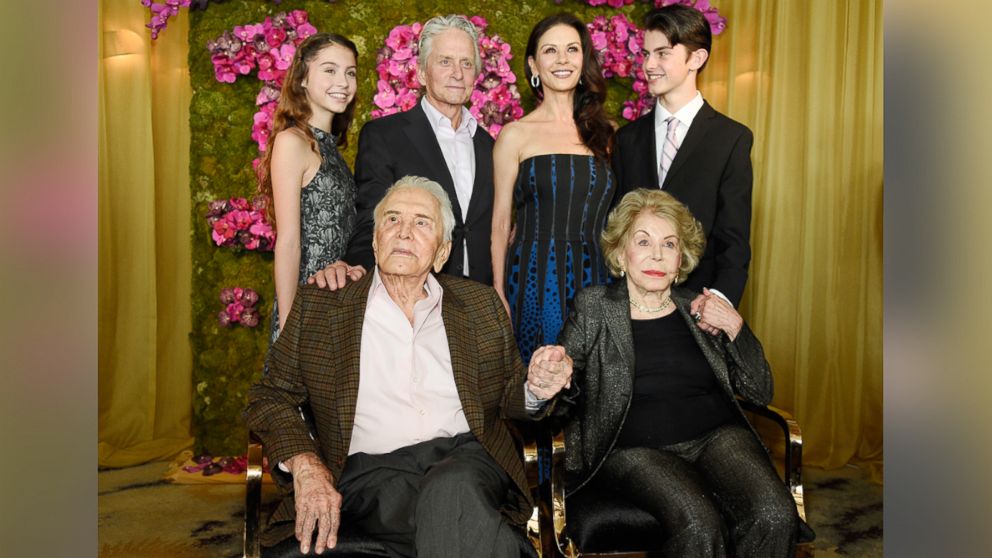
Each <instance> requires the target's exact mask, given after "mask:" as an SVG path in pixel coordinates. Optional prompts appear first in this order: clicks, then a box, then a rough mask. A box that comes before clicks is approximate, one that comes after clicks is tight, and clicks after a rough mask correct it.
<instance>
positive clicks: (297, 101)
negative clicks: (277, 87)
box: [256, 33, 358, 228]
mask: <svg viewBox="0 0 992 558" xmlns="http://www.w3.org/2000/svg"><path fill="white" fill-rule="evenodd" d="M329 45H339V46H343V47H345V48H347V49H348V50H350V51H351V52H352V54H354V55H355V61H356V63H357V61H358V48H357V47H356V46H355V43H353V42H351V40H349V39H348V38H347V37H344V36H341V35H338V34H337V33H317V34H316V35H312V36H310V37H307V39H306V40H304V41H303V42H302V43H300V46H298V47H296V54H295V55H294V56H293V63H292V64H290V66H289V70H287V71H286V77H285V79H284V80H283V83H282V92H281V93H280V95H279V104H278V105H277V106H276V112H275V114H274V115H273V116H272V132H271V133H270V134H269V139H268V141H267V142H266V145H265V152H264V153H262V158H261V160H260V161H259V163H258V168H257V170H256V174H257V176H258V193H259V194H261V195H262V196H265V199H266V216H267V217H268V220H269V223H270V224H271V225H272V227H273V228H275V226H276V215H275V208H274V207H273V205H274V204H273V203H272V175H271V170H272V144H273V143H274V142H275V139H276V136H277V135H278V134H279V132H282V131H283V130H287V129H289V128H297V129H298V130H300V132H302V133H303V134H304V135H305V136H306V137H307V138H308V139H309V140H310V147H311V149H313V151H314V153H316V154H317V155H320V149H319V148H318V147H317V138H315V137H314V135H313V132H311V131H310V126H309V125H308V122H309V121H310V117H311V116H312V115H313V111H311V110H310V103H309V101H307V91H306V89H305V88H304V87H303V80H305V79H307V69H308V68H309V67H310V63H311V62H313V59H314V58H315V57H316V56H317V53H319V52H320V51H321V50H323V49H324V47H326V46H329ZM357 100H358V95H357V94H356V95H355V96H354V97H353V98H352V99H351V102H350V103H348V106H347V107H345V109H344V112H342V113H340V114H335V115H334V118H333V119H331V135H333V136H334V139H335V140H336V141H337V145H338V148H339V149H344V148H345V147H348V128H349V127H350V126H351V122H352V120H354V119H355V102H356V101H357Z"/></svg>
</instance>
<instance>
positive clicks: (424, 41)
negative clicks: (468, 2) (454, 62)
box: [417, 14, 482, 72]
mask: <svg viewBox="0 0 992 558" xmlns="http://www.w3.org/2000/svg"><path fill="white" fill-rule="evenodd" d="M448 29H459V30H461V31H464V32H466V33H468V36H469V38H470V39H472V52H474V53H475V71H476V72H479V71H481V70H482V58H481V57H480V56H479V32H478V31H476V29H475V25H473V24H472V22H471V21H469V20H468V19H466V18H465V16H460V15H454V14H449V15H445V16H435V17H432V18H430V19H429V20H427V23H425V24H424V27H423V29H421V30H420V42H419V43H418V44H417V47H418V48H419V50H420V53H419V54H418V55H417V65H419V66H420V68H422V69H424V70H426V69H427V58H428V57H429V56H430V54H431V47H432V46H433V44H434V37H435V36H437V35H438V34H439V33H442V32H444V31H447V30H448Z"/></svg>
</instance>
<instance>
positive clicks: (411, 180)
mask: <svg viewBox="0 0 992 558" xmlns="http://www.w3.org/2000/svg"><path fill="white" fill-rule="evenodd" d="M400 188H411V189H414V190H424V191H425V192H428V193H429V194H430V195H432V196H434V199H436V200H437V204H438V206H439V207H440V210H441V242H451V233H452V231H454V230H455V213H454V211H452V209H451V198H449V197H448V193H447V192H445V191H444V188H442V187H441V185H440V184H438V183H437V182H434V181H433V180H431V179H429V178H424V177H422V176H412V175H410V176H404V177H403V178H401V179H399V180H397V181H396V183H395V184H393V185H392V186H390V187H389V188H388V189H387V190H386V195H384V196H382V199H381V200H379V203H377V204H376V206H375V209H374V210H373V212H372V218H373V223H374V226H375V227H378V226H379V222H380V220H381V218H382V212H383V211H385V205H384V204H385V202H386V198H388V197H389V195H390V194H392V193H393V191H394V190H399V189H400Z"/></svg>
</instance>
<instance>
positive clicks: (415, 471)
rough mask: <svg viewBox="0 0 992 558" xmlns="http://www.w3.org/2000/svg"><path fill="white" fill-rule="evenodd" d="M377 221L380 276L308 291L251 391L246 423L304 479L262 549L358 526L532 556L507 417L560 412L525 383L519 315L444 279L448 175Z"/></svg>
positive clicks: (420, 182) (450, 550)
mask: <svg viewBox="0 0 992 558" xmlns="http://www.w3.org/2000/svg"><path fill="white" fill-rule="evenodd" d="M374 215H375V227H374V238H373V251H374V254H375V259H376V266H375V269H374V271H373V273H371V274H368V275H366V276H365V277H363V278H362V279H360V280H358V281H357V282H355V283H352V284H350V285H348V286H346V287H344V288H341V289H338V290H336V291H329V290H322V289H319V288H318V287H317V286H315V285H307V286H305V287H302V288H301V289H300V292H299V293H298V294H297V296H296V299H295V300H294V302H293V307H292V310H291V311H290V314H289V318H288V320H287V323H286V327H285V328H284V330H283V332H282V333H281V334H280V336H279V340H278V341H277V342H276V343H275V344H274V345H273V347H272V349H271V351H270V353H269V357H268V364H269V374H268V375H266V376H265V377H263V378H262V380H261V381H260V382H258V383H257V384H256V385H255V386H253V387H252V389H251V390H250V391H249V394H248V408H247V410H246V413H245V414H246V418H247V422H248V426H249V427H250V428H251V429H252V430H253V431H254V432H255V433H256V434H257V435H258V436H259V437H260V438H261V439H262V441H263V443H264V444H265V447H266V450H267V452H268V457H269V463H271V464H274V465H273V471H274V472H275V473H276V475H277V476H282V475H283V474H284V473H289V474H291V475H292V487H293V493H292V494H291V495H289V496H287V497H286V498H284V500H283V501H282V502H281V503H280V505H279V507H278V508H277V509H276V511H275V512H274V513H273V516H272V518H270V520H269V525H268V528H267V529H266V532H265V534H264V535H263V538H262V542H263V544H264V545H266V546H271V545H273V544H274V543H278V542H279V541H282V540H285V539H288V538H289V537H290V536H291V535H292V534H294V532H295V535H296V538H297V539H298V540H299V541H300V551H301V552H302V553H304V554H307V553H309V552H310V550H311V545H312V546H313V550H315V551H316V552H317V553H318V554H320V553H322V552H323V551H324V550H325V549H326V548H332V547H334V546H335V544H336V541H337V531H338V527H339V526H340V525H341V524H342V523H350V524H351V525H354V526H357V527H358V528H359V529H360V530H361V531H362V532H364V533H366V534H368V535H370V536H373V537H375V538H376V539H378V540H381V541H382V542H383V543H384V545H385V546H386V548H387V550H388V551H389V552H390V553H391V554H392V555H394V556H415V555H416V556H420V557H433V556H451V557H465V556H473V557H478V556H500V557H503V556H507V557H509V556H513V557H516V556H520V555H521V552H522V551H525V550H526V548H527V547H526V543H525V542H524V540H525V539H524V538H523V537H521V536H520V534H519V533H514V529H515V527H513V526H511V525H510V523H515V524H516V525H518V526H519V525H522V524H523V523H524V522H525V521H526V519H527V516H528V507H529V506H530V505H531V504H530V502H529V493H528V491H527V490H526V486H527V485H526V479H525V476H524V470H523V465H522V462H521V459H520V456H519V455H518V454H517V451H516V448H515V445H514V442H513V439H512V438H511V435H510V432H509V430H508V428H507V425H506V423H505V422H504V419H506V418H512V419H525V420H526V419H535V418H538V417H539V415H542V414H544V412H546V410H547V409H544V410H540V411H539V410H538V409H539V408H540V403H539V402H537V400H536V398H534V396H533V394H532V393H531V392H529V391H528V388H527V387H526V386H525V383H524V381H525V373H526V371H525V369H524V366H523V364H522V362H521V360H520V354H519V352H518V351H517V348H516V343H515V342H514V338H513V331H512V330H511V327H510V322H509V319H508V318H507V315H506V312H505V311H504V309H503V305H502V304H501V303H500V300H499V298H498V297H497V295H496V292H495V291H494V290H493V289H492V288H491V287H487V286H484V285H482V284H480V283H476V282H474V281H469V280H465V279H462V278H456V277H453V276H450V275H446V274H437V275H435V274H432V273H431V270H432V269H433V270H434V271H435V272H437V271H438V270H440V269H441V268H442V266H443V265H444V263H445V260H446V259H447V258H448V254H449V252H450V250H451V233H452V228H453V226H454V222H455V220H454V216H453V214H452V210H451V202H450V200H449V198H448V196H447V194H446V193H445V192H444V190H443V189H442V188H441V187H440V186H439V185H438V184H437V183H436V182H432V181H430V180H427V179H425V178H420V177H410V176H408V177H404V178H402V179H400V180H399V181H398V182H397V183H396V184H394V185H393V186H392V187H391V188H390V189H389V191H388V192H387V194H386V196H385V197H384V198H383V199H382V201H381V202H380V203H379V204H378V206H377V207H376V208H375V213H374ZM551 360H554V359H551ZM563 365H564V363H563V362H560V361H559V362H549V360H548V359H544V360H543V361H541V360H538V361H536V362H535V363H532V365H531V366H532V368H533V367H535V366H543V367H546V368H548V369H551V368H554V367H555V366H557V367H558V369H559V370H560V371H561V372H562V373H560V374H557V375H555V376H554V381H555V383H556V384H557V383H561V384H563V385H564V384H565V383H567V382H568V380H569V377H570V371H571V370H570V368H569V369H568V370H567V371H564V370H563V369H562V367H563ZM561 387H563V386H562V385H555V386H553V387H552V389H560V388H561ZM304 404H309V405H310V407H311V410H312V413H313V427H314V430H315V432H314V436H313V437H311V433H310V428H309V426H308V425H307V423H306V422H305V421H304V420H303V419H302V418H301V414H300V412H299V410H298V408H299V407H300V406H301V405H304ZM275 464H277V466H276V465H275ZM508 521H509V522H508ZM294 527H295V528H294ZM314 532H316V539H315V540H314V539H313V536H314ZM522 542H523V543H524V544H523V545H522V544H521V543H522Z"/></svg>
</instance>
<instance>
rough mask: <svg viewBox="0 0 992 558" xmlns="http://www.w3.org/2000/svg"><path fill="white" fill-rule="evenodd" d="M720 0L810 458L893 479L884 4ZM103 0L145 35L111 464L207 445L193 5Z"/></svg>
mask: <svg viewBox="0 0 992 558" xmlns="http://www.w3.org/2000/svg"><path fill="white" fill-rule="evenodd" d="M716 5H717V7H718V8H719V9H720V12H721V13H722V14H723V15H725V16H726V17H727V18H728V20H729V28H728V29H727V31H726V32H725V33H724V34H723V35H721V36H718V37H717V38H716V39H715V41H714V52H713V55H712V57H711V59H710V62H709V64H708V65H707V68H706V70H705V71H704V72H703V74H702V76H701V82H700V89H701V90H702V91H703V95H704V96H705V97H706V98H707V100H709V102H710V103H711V104H713V105H714V106H715V107H716V108H717V109H718V110H720V111H723V112H725V113H726V114H728V115H730V116H731V117H733V118H735V119H737V120H740V121H741V122H744V123H745V124H747V125H748V126H749V127H750V128H751V129H752V130H753V131H754V134H755V144H754V149H753V151H752V161H753V163H754V171H755V174H754V200H753V205H754V213H753V223H752V248H753V254H754V256H753V260H752V263H751V277H750V279H749V281H748V287H747V290H746V292H745V297H744V302H743V304H742V307H741V309H742V313H743V314H744V316H745V317H746V318H747V319H748V321H749V322H750V323H751V325H752V327H753V328H754V329H755V331H756V332H757V334H758V336H759V338H760V339H761V340H762V342H763V344H764V346H765V350H766V353H767V356H768V359H769V361H770V362H771V364H772V368H773V370H774V372H775V378H776V396H775V404H776V405H778V406H780V407H783V408H785V409H787V410H790V411H793V412H794V414H795V415H796V417H797V419H798V420H799V421H800V424H801V425H802V427H803V432H804V438H805V442H806V444H805V450H804V451H805V454H804V458H805V462H806V463H807V464H811V465H817V466H821V467H827V468H832V467H839V466H842V465H844V464H846V463H848V462H855V463H864V464H866V465H867V466H868V467H869V469H870V471H871V472H872V474H873V476H874V478H876V479H877V480H881V463H882V3H881V2H875V1H865V2H862V1H858V0H848V1H846V2H828V1H820V2H794V1H791V0H764V1H761V2H755V1H754V0H719V1H718V2H716ZM101 8H102V11H101V18H100V21H101V32H103V33H104V35H103V38H104V48H106V47H107V44H112V45H114V49H117V50H119V45H120V44H121V43H122V42H126V41H122V40H120V39H121V37H123V35H120V34H121V33H127V32H134V33H135V34H136V35H137V37H136V38H137V39H138V40H139V43H140V46H141V48H140V53H136V54H121V55H118V56H112V57H106V56H108V53H107V52H106V51H104V52H103V53H102V54H101V61H100V197H99V200H100V262H99V266H100V399H99V404H100V463H101V465H126V464H130V463H137V462H141V461H145V460H148V459H153V458H161V457H167V456H168V455H170V454H173V453H176V452H177V451H179V450H180V449H183V448H185V447H187V446H189V444H190V439H189V435H188V432H189V431H188V427H189V417H190V363H191V358H190V354H189V346H188V343H187V341H186V334H187V332H188V331H189V329H190V327H189V312H190V308H189V300H190V299H189V284H190V274H191V269H190V261H189V240H188V239H189V222H188V221H189V189H188V166H189V159H188V151H189V149H188V142H189V122H188V119H189V118H188V105H189V97H190V86H189V78H188V71H187V68H186V51H187V44H186V35H187V29H188V20H187V19H186V17H187V15H186V13H185V11H183V13H181V14H180V16H179V17H178V18H174V19H173V20H171V21H170V23H169V28H168V29H167V31H166V32H164V33H163V34H162V36H161V37H160V38H159V40H157V41H156V42H155V44H154V46H152V45H151V44H150V41H149V39H148V33H147V30H146V29H144V28H143V23H144V21H145V20H146V18H147V12H146V10H145V9H144V8H142V7H141V5H140V3H139V2H137V1H136V0H102V1H101ZM115 32H116V33H117V34H114V35H107V33H115ZM134 38H135V37H132V39H134ZM515 46H516V47H517V48H522V45H515Z"/></svg>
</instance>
